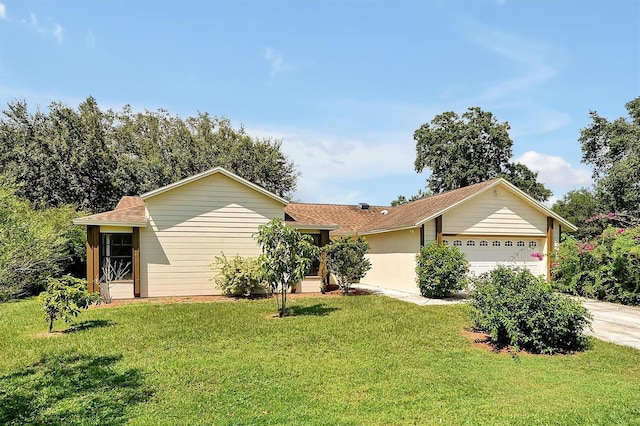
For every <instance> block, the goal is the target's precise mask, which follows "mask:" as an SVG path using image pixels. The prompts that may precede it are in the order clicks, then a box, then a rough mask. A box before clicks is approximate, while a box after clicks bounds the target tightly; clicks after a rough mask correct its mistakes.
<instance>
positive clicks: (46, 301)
mask: <svg viewBox="0 0 640 426" xmlns="http://www.w3.org/2000/svg"><path fill="white" fill-rule="evenodd" d="M99 297H100V296H99V295H98V294H91V293H89V292H88V291H87V280H83V279H79V278H74V277H72V276H71V275H64V276H62V277H61V278H50V279H49V282H48V284H47V289H46V290H45V291H43V292H42V293H41V294H40V300H42V304H43V309H44V312H45V320H46V321H47V322H48V323H49V333H51V332H52V331H53V323H54V321H55V320H56V319H62V320H64V321H65V322H67V323H69V322H71V321H72V319H73V318H75V317H77V316H78V314H79V313H80V310H81V309H87V308H88V307H89V305H91V304H92V303H94V302H96V301H97V300H98V298H99Z"/></svg>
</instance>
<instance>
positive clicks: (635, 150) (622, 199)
mask: <svg viewBox="0 0 640 426" xmlns="http://www.w3.org/2000/svg"><path fill="white" fill-rule="evenodd" d="M625 106H626V108H627V111H628V114H629V117H628V118H627V117H620V118H618V119H616V120H614V121H609V120H607V119H606V118H604V117H601V116H600V115H599V114H598V113H597V112H595V111H591V112H590V116H591V124H590V125H589V126H587V127H586V128H584V129H582V131H581V132H580V139H579V141H580V143H581V144H582V162H583V163H586V164H590V165H591V166H592V167H593V178H594V180H595V188H596V196H597V198H598V199H599V200H600V203H601V207H602V209H603V210H606V211H608V212H616V213H617V214H618V215H619V216H622V215H628V216H629V218H630V219H631V220H635V221H637V220H638V219H640V97H637V98H635V99H633V100H632V101H630V102H628V103H627V104H626V105H625Z"/></svg>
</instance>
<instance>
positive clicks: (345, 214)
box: [284, 203, 390, 235]
mask: <svg viewBox="0 0 640 426" xmlns="http://www.w3.org/2000/svg"><path fill="white" fill-rule="evenodd" d="M389 208H390V207H380V206H369V207H368V208H366V209H364V208H361V207H360V206H359V205H358V206H353V205H340V204H306V203H305V204H297V203H290V204H287V205H286V206H285V208H284V211H285V213H286V214H287V216H288V217H287V218H286V219H287V220H286V223H287V224H288V225H292V226H296V227H301V226H300V225H302V227H306V228H314V227H315V228H318V229H333V231H332V232H333V234H340V235H353V234H356V233H358V231H360V230H361V229H363V228H364V227H366V226H367V224H369V222H371V221H373V220H376V219H378V217H380V216H382V211H383V210H387V209H389Z"/></svg>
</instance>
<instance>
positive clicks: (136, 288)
mask: <svg viewBox="0 0 640 426" xmlns="http://www.w3.org/2000/svg"><path fill="white" fill-rule="evenodd" d="M132 240H133V241H132V243H133V244H132V245H133V270H132V272H133V295H134V297H140V228H133V238H132Z"/></svg>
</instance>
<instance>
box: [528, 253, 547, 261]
mask: <svg viewBox="0 0 640 426" xmlns="http://www.w3.org/2000/svg"><path fill="white" fill-rule="evenodd" d="M531 257H533V258H536V259H538V260H539V261H542V260H543V259H544V254H542V253H540V252H539V251H537V252H535V253H531Z"/></svg>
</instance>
